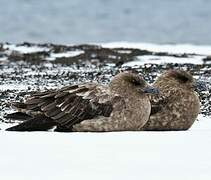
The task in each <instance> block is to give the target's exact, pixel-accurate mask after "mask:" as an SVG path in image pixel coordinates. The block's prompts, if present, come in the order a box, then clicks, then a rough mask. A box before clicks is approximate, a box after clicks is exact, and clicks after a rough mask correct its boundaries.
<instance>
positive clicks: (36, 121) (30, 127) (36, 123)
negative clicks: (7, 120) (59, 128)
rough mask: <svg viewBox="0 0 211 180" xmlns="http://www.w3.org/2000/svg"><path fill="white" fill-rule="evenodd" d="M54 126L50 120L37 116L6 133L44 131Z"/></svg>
mask: <svg viewBox="0 0 211 180" xmlns="http://www.w3.org/2000/svg"><path fill="white" fill-rule="evenodd" d="M54 126H56V123H55V122H53V120H52V119H50V118H48V117H45V116H37V117H33V118H31V119H28V120H26V121H24V122H23V123H21V124H18V125H16V126H12V127H10V128H8V129H6V131H46V130H49V129H51V128H53V127H54Z"/></svg>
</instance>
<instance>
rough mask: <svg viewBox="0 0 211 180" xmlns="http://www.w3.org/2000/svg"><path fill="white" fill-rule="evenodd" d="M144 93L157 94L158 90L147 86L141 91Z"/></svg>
mask: <svg viewBox="0 0 211 180" xmlns="http://www.w3.org/2000/svg"><path fill="white" fill-rule="evenodd" d="M143 92H144V93H146V94H159V93H160V91H159V89H158V88H155V87H152V86H147V87H145V88H144V90H143Z"/></svg>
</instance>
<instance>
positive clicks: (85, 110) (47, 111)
mask: <svg viewBox="0 0 211 180" xmlns="http://www.w3.org/2000/svg"><path fill="white" fill-rule="evenodd" d="M21 107H22V108H25V109H26V111H25V112H27V110H33V111H38V112H41V113H43V114H44V115H45V116H46V117H49V118H51V119H52V121H53V122H56V123H57V124H58V125H59V126H60V125H61V126H64V127H67V128H71V126H72V125H74V124H76V123H79V122H81V121H83V120H85V119H91V118H94V117H96V116H99V115H100V116H107V117H108V116H109V115H110V114H111V112H112V110H113V106H112V96H111V94H110V92H109V89H108V88H107V87H105V86H99V85H97V84H95V83H85V84H79V85H71V86H67V87H64V88H61V89H60V90H50V91H47V92H41V93H36V94H33V95H32V96H31V97H29V98H28V99H26V101H25V104H24V105H21Z"/></svg>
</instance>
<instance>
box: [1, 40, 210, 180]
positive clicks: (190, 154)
mask: <svg viewBox="0 0 211 180" xmlns="http://www.w3.org/2000/svg"><path fill="white" fill-rule="evenodd" d="M103 46H104V47H129V48H131V47H134V48H141V49H148V50H153V51H157V52H160V51H162V52H171V53H184V52H185V53H197V54H201V55H210V54H211V46H194V45H154V44H144V43H107V44H103ZM12 48H13V49H15V50H17V49H16V48H15V47H11V46H10V49H12ZM36 50H37V49H36ZM20 51H21V52H24V53H26V52H34V51H35V49H33V48H32V49H20ZM40 51H42V50H40ZM60 55H61V54H60ZM53 56H54V55H53ZM62 57H63V56H62ZM202 57H203V56H199V55H197V56H193V59H191V62H192V63H194V64H198V63H199V64H200V63H202V62H201V58H202ZM197 58H198V59H197ZM149 59H150V62H151V63H166V62H176V63H185V62H187V61H188V58H181V61H182V62H180V58H174V57H162V61H161V60H159V57H156V56H141V57H138V61H137V62H131V63H134V64H130V65H131V66H134V65H135V63H137V65H140V64H143V62H144V63H149V62H148V60H149ZM195 60H196V61H195ZM141 61H142V62H141ZM1 88H7V89H13V88H14V87H12V86H8V85H7V87H6V86H4V85H1ZM1 88H0V89H1ZM19 88H20V89H22V88H24V87H22V86H21V87H19ZM198 119H199V120H198V121H196V122H195V123H194V125H193V127H192V128H191V129H190V130H189V131H180V132H113V133H56V132H6V131H4V130H3V129H5V128H7V127H8V126H11V124H5V123H0V128H1V129H2V130H1V131H0V142H1V148H0V179H1V180H37V179H43V180H48V179H50V180H58V179H60V180H73V179H74V180H84V179H88V180H89V179H92V180H96V179H97V180H98V179H100V180H114V179H120V180H131V179H132V180H136V179H137V180H140V179H143V180H158V179H162V180H178V179H179V180H210V177H211V153H210V152H211V119H210V117H203V116H202V115H199V117H198Z"/></svg>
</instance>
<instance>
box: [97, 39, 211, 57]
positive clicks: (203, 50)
mask: <svg viewBox="0 0 211 180" xmlns="http://www.w3.org/2000/svg"><path fill="white" fill-rule="evenodd" d="M101 45H102V47H107V48H119V47H121V48H138V49H142V50H149V51H154V52H168V53H176V54H177V53H178V54H183V53H190V54H192V53H195V54H200V55H211V46H205V45H200V46H198V45H192V44H151V43H131V42H111V43H103V44H101Z"/></svg>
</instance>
